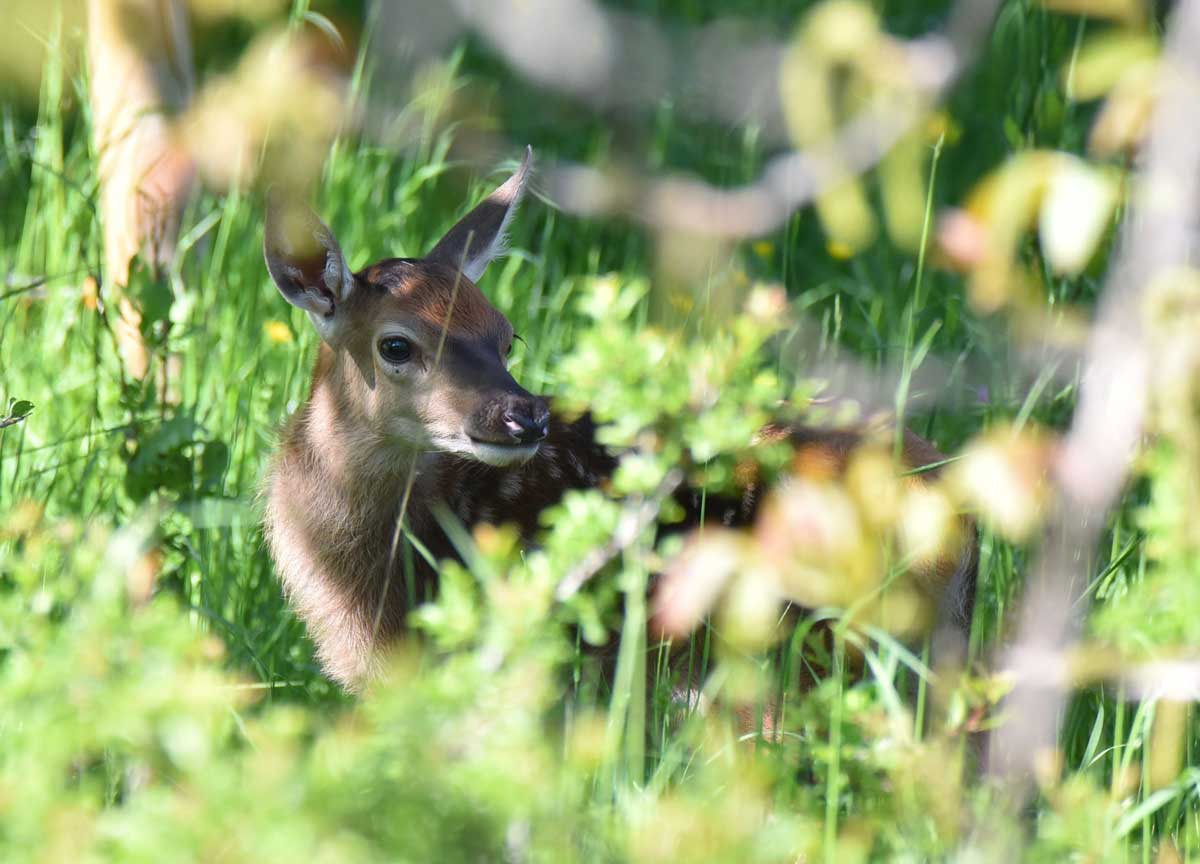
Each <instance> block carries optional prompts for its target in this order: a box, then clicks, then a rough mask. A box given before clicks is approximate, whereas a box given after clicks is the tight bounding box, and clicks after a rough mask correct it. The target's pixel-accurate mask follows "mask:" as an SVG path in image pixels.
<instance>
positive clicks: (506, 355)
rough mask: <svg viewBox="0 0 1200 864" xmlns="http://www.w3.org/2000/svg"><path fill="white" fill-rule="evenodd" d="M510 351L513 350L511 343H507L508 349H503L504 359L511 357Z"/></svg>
mask: <svg viewBox="0 0 1200 864" xmlns="http://www.w3.org/2000/svg"><path fill="white" fill-rule="evenodd" d="M512 349H513V343H511V342H509V343H508V347H507V348H505V349H504V356H505V357H511V356H512Z"/></svg>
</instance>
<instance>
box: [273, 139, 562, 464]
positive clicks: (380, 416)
mask: <svg viewBox="0 0 1200 864" xmlns="http://www.w3.org/2000/svg"><path fill="white" fill-rule="evenodd" d="M531 156H532V151H531V150H530V149H529V148H526V152H525V158H524V160H523V161H522V163H521V167H520V168H519V169H518V170H517V172H516V173H515V174H513V176H512V177H511V178H509V180H508V181H507V182H506V183H504V185H502V186H501V187H500V188H499V189H497V190H496V191H495V192H493V193H492V194H491V195H490V196H488V198H486V199H485V200H484V201H483V202H482V203H481V204H479V206H477V207H476V208H475V209H474V210H472V211H471V212H470V213H468V214H467V215H466V216H464V217H463V218H462V220H461V221H459V222H458V224H456V225H455V226H454V227H453V228H451V229H450V230H449V231H448V232H447V233H446V235H445V236H444V237H443V238H442V239H441V240H440V241H438V243H437V245H435V246H434V247H433V249H432V250H431V251H430V252H429V254H428V255H426V256H425V257H424V258H418V259H409V258H387V259H384V260H382V261H379V262H377V263H375V264H372V265H370V266H368V267H365V268H363V269H362V270H360V271H359V272H357V273H351V272H350V269H349V268H348V267H347V265H346V259H345V257H344V256H343V254H342V251H341V248H340V247H339V246H338V243H337V240H336V239H335V238H334V236H333V233H332V232H331V231H330V230H329V228H328V227H326V226H325V224H324V223H322V222H321V220H320V219H318V218H317V217H316V216H315V215H314V214H313V213H312V212H311V211H309V210H308V209H307V208H305V207H302V206H297V205H295V204H294V203H293V202H290V201H287V200H285V199H283V198H282V197H281V196H278V195H272V196H270V198H269V201H268V208H267V211H268V212H267V224H266V231H265V242H264V253H265V256H266V259H267V268H268V269H269V270H270V272H271V277H272V279H274V281H275V284H276V285H277V286H278V288H279V291H280V293H281V294H283V297H284V299H285V300H287V301H288V302H289V303H291V304H292V305H294V306H298V307H299V308H301V309H303V310H304V311H306V312H307V313H308V317H309V319H310V320H311V321H312V323H313V326H314V327H315V328H316V330H317V333H318V334H319V335H320V337H321V341H322V346H321V357H320V359H319V360H318V363H317V370H316V374H315V381H314V386H313V390H314V399H315V398H316V396H317V392H318V390H319V389H320V388H322V387H325V388H326V389H327V390H328V392H329V396H328V398H329V399H330V400H331V403H332V405H333V406H334V410H333V412H332V413H333V415H334V419H332V420H330V421H329V422H337V423H341V424H344V426H345V429H344V430H343V431H346V430H353V431H352V434H353V435H355V436H356V437H357V438H359V439H362V438H364V437H369V438H370V439H371V443H372V444H373V445H376V446H383V447H391V448H395V449H400V450H407V451H414V450H422V449H424V450H437V451H443V452H449V453H457V454H460V455H463V456H467V457H471V458H474V459H477V460H479V461H481V462H486V463H488V464H490V465H507V464H511V463H514V462H520V461H523V460H525V459H528V458H529V457H530V456H532V455H533V454H534V453H535V452H536V451H537V449H538V446H539V443H540V442H541V441H542V440H543V439H544V438H545V437H546V434H547V428H548V423H549V415H550V412H549V408H548V407H547V405H546V403H545V401H544V400H542V399H540V398H538V397H536V396H533V395H532V394H530V393H528V392H527V391H525V390H524V389H523V388H522V387H521V386H520V385H518V384H517V382H516V381H515V380H513V377H512V375H510V374H509V372H508V368H507V357H508V354H509V353H510V351H511V350H512V343H513V338H514V334H513V328H512V325H511V324H510V323H509V322H508V319H507V318H505V317H504V315H502V314H501V313H500V312H499V311H498V310H497V309H496V308H495V307H494V306H492V304H491V303H490V302H488V300H487V298H486V297H485V296H484V295H483V292H481V291H480V290H479V288H478V286H477V285H476V284H475V280H477V279H479V278H480V277H481V276H482V274H483V272H484V269H485V268H486V267H487V265H488V262H490V261H491V260H492V259H493V258H495V257H496V256H497V255H499V254H501V253H502V252H503V250H504V243H505V229H506V228H507V226H508V223H509V220H510V219H511V217H512V215H513V213H514V211H515V210H516V208H517V205H518V203H519V202H520V200H521V196H522V195H523V193H524V191H525V185H526V182H527V180H528V176H529V165H530V158H531Z"/></svg>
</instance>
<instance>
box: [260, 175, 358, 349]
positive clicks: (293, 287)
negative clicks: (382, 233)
mask: <svg viewBox="0 0 1200 864" xmlns="http://www.w3.org/2000/svg"><path fill="white" fill-rule="evenodd" d="M263 256H264V257H265V258H266V260H267V269H268V270H269V271H270V272H271V278H272V279H274V280H275V285H276V286H277V287H278V288H279V293H281V294H282V295H283V297H284V299H285V300H287V301H288V302H289V303H291V304H292V305H293V306H298V307H299V308H301V309H303V310H304V311H305V312H307V313H308V317H309V318H310V319H312V322H313V325H314V326H315V327H316V328H317V332H318V333H320V334H321V337H322V338H323V339H325V340H326V341H327V342H328V341H331V339H332V337H333V336H334V334H335V330H336V328H337V326H338V325H339V324H340V323H341V319H342V317H344V316H339V315H338V312H339V311H340V309H339V307H340V306H341V305H342V303H343V302H344V301H345V300H346V299H347V298H348V297H349V296H350V292H351V291H352V290H353V288H354V277H353V276H352V275H351V273H350V268H349V267H347V266H346V258H345V256H343V255H342V250H341V248H340V247H339V246H338V242H337V240H336V239H334V236H333V232H332V231H330V230H329V228H328V227H327V226H326V225H325V223H324V222H322V221H321V220H320V219H318V218H317V216H316V214H315V213H313V212H312V211H311V210H309V209H308V208H307V207H305V206H304V205H302V204H300V203H299V202H298V201H295V200H292V199H289V198H288V197H286V196H285V195H283V194H282V193H279V192H276V191H274V190H272V192H270V193H268V195H267V221H266V225H265V226H264V230H263Z"/></svg>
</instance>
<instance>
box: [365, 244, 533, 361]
mask: <svg viewBox="0 0 1200 864" xmlns="http://www.w3.org/2000/svg"><path fill="white" fill-rule="evenodd" d="M358 278H359V280H361V281H363V282H365V283H366V284H367V285H368V286H369V287H370V289H372V290H370V291H367V292H364V293H365V294H366V295H367V296H369V297H371V298H372V301H373V302H372V303H371V307H372V308H371V309H370V312H369V314H370V316H371V317H372V318H373V319H374V320H376V321H379V320H386V319H387V318H390V317H395V318H397V319H399V320H407V321H411V320H413V319H415V320H417V321H419V322H420V323H422V324H424V325H425V326H426V327H427V328H429V329H431V330H433V331H434V332H435V333H441V332H443V331H445V332H446V333H447V334H449V335H452V336H459V337H463V338H468V339H472V340H485V341H489V342H491V341H495V342H498V343H500V344H504V343H507V342H508V341H509V340H510V339H512V333H513V329H512V325H511V324H510V323H509V321H508V319H507V318H506V317H504V315H503V314H502V313H501V312H500V310H498V309H497V308H496V307H495V306H493V305H492V304H491V303H490V302H489V301H488V299H487V297H485V296H484V294H483V292H482V291H480V290H479V287H478V286H477V285H476V284H475V283H474V282H472V281H471V280H470V279H468V278H467V277H466V276H464V275H462V274H461V273H459V272H457V271H456V270H455V269H454V268H452V267H448V266H446V265H443V264H437V263H433V262H429V261H424V260H419V259H407V258H394V259H389V260H386V261H380V262H379V263H377V264H372V265H371V266H370V267H367V268H366V269H364V270H362V271H361V272H360V273H359V274H358Z"/></svg>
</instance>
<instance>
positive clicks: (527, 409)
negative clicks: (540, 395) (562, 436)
mask: <svg viewBox="0 0 1200 864" xmlns="http://www.w3.org/2000/svg"><path fill="white" fill-rule="evenodd" d="M503 420H504V428H505V429H507V430H508V434H509V435H511V436H512V437H513V438H514V439H515V440H517V441H518V442H520V443H521V444H536V443H537V442H538V441H541V440H543V439H544V438H545V437H546V435H547V434H548V433H549V432H550V409H548V408H547V407H546V405H545V404H544V403H542V402H541V400H540V399H539V400H538V401H537V402H535V403H533V404H531V405H521V406H513V407H511V408H509V409H508V410H506V411H505V412H504V417H503Z"/></svg>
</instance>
